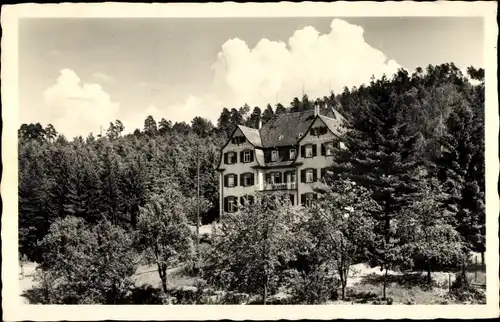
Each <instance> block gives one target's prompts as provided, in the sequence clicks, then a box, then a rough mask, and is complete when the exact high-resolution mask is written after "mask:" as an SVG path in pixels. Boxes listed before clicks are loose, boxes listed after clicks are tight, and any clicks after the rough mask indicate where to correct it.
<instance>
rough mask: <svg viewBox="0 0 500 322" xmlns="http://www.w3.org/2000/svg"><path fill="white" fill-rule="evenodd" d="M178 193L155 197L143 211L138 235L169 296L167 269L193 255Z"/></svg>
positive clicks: (167, 190) (168, 191)
mask: <svg viewBox="0 0 500 322" xmlns="http://www.w3.org/2000/svg"><path fill="white" fill-rule="evenodd" d="M182 204H183V202H182V199H181V198H180V195H179V192H178V191H177V190H176V189H175V187H172V186H171V185H167V186H165V190H164V191H163V193H162V195H161V196H159V195H155V196H153V197H152V198H151V200H150V201H149V202H148V203H147V204H146V205H145V206H144V207H142V208H141V209H140V215H139V219H138V225H137V226H138V233H139V244H140V248H141V249H143V250H144V254H145V259H146V262H147V263H148V264H156V266H157V268H158V274H159V275H160V279H161V281H162V287H163V291H164V292H165V293H167V269H168V268H169V267H171V266H173V265H175V264H179V263H181V262H182V261H185V260H187V259H190V258H191V257H192V255H193V240H192V236H191V230H190V228H189V226H188V224H187V220H186V217H185V215H184V213H183V208H182Z"/></svg>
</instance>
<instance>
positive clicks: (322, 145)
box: [321, 143, 326, 155]
mask: <svg viewBox="0 0 500 322" xmlns="http://www.w3.org/2000/svg"><path fill="white" fill-rule="evenodd" d="M321 155H326V149H325V144H324V143H321Z"/></svg>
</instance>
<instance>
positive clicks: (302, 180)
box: [300, 170, 306, 183]
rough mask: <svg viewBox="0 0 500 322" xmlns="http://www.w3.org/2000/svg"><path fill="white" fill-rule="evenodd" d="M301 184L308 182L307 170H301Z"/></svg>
mask: <svg viewBox="0 0 500 322" xmlns="http://www.w3.org/2000/svg"><path fill="white" fill-rule="evenodd" d="M300 182H302V183H304V182H306V171H305V170H300Z"/></svg>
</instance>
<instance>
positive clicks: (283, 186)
mask: <svg viewBox="0 0 500 322" xmlns="http://www.w3.org/2000/svg"><path fill="white" fill-rule="evenodd" d="M295 189H297V183H296V182H285V183H264V190H295Z"/></svg>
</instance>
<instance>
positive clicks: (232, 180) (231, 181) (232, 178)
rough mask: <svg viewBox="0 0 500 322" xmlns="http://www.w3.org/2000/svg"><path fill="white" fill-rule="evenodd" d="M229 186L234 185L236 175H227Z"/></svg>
mask: <svg viewBox="0 0 500 322" xmlns="http://www.w3.org/2000/svg"><path fill="white" fill-rule="evenodd" d="M227 186H228V187H234V175H230V176H228V177H227Z"/></svg>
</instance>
